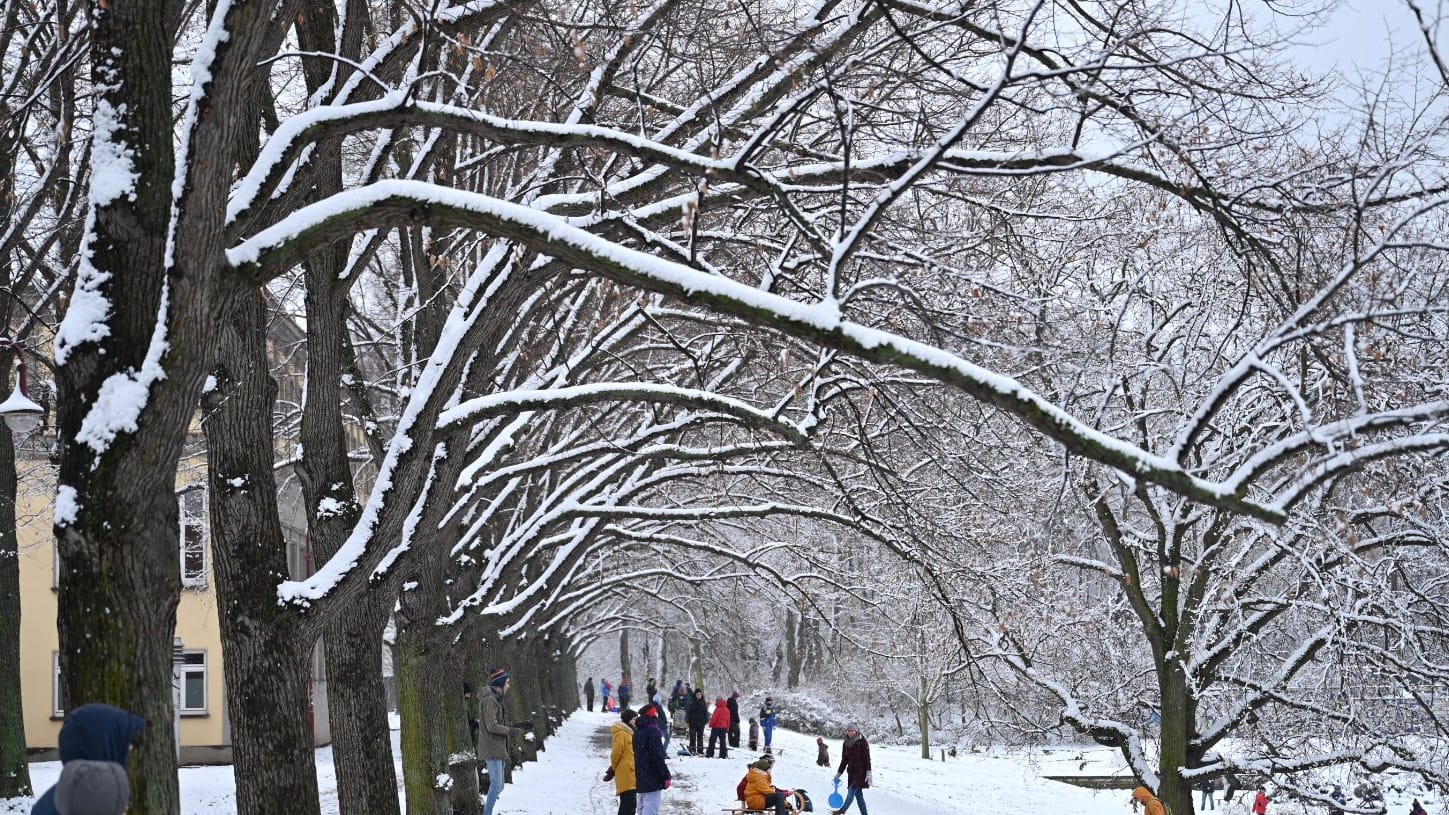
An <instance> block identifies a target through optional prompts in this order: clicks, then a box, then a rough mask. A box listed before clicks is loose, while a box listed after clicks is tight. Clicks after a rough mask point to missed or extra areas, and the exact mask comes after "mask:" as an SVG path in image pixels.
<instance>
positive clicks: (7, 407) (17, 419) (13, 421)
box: [0, 388, 45, 433]
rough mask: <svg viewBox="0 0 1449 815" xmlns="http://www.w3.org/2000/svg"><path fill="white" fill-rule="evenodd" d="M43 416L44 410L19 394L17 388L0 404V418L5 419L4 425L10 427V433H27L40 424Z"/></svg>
mask: <svg viewBox="0 0 1449 815" xmlns="http://www.w3.org/2000/svg"><path fill="white" fill-rule="evenodd" d="M44 415H45V409H44V408H42V407H41V406H40V405H37V404H35V402H33V401H31V399H30V397H28V396H26V395H25V394H23V393H21V392H20V389H19V388H16V389H15V390H13V391H11V392H10V398H8V399H6V400H5V401H4V402H0V416H4V417H5V424H7V425H9V426H10V431H11V432H12V433H29V432H30V431H32V430H34V429H35V426H36V425H38V424H40V419H41V417H43V416H44Z"/></svg>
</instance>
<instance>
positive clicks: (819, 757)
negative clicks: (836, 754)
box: [815, 737, 830, 767]
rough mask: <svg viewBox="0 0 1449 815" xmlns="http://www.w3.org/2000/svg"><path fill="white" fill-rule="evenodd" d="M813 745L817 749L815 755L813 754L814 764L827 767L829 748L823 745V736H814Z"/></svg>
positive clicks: (828, 763)
mask: <svg viewBox="0 0 1449 815" xmlns="http://www.w3.org/2000/svg"><path fill="white" fill-rule="evenodd" d="M815 747H816V749H817V750H818V751H819V752H818V753H817V754H816V756H815V766H816V767H829V766H830V748H829V747H827V746H825V738H824V737H819V738H816V739H815Z"/></svg>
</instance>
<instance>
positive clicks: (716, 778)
mask: <svg viewBox="0 0 1449 815" xmlns="http://www.w3.org/2000/svg"><path fill="white" fill-rule="evenodd" d="M614 719H615V716H614V715H613V714H605V713H583V712H580V713H576V714H575V715H574V716H573V717H571V718H570V719H569V720H568V721H567V722H566V723H565V724H564V726H563V728H562V729H561V730H560V731H559V733H557V734H556V735H555V736H554V738H552V739H550V740H549V742H548V749H547V751H546V752H544V753H543V754H542V757H541V758H542V760H541V761H539V762H537V763H530V764H527V765H525V766H524V767H523V769H521V770H519V771H517V772H516V773H515V774H514V782H515V783H514V784H512V785H509V786H508V787H507V788H506V789H505V790H504V792H503V797H502V798H501V799H499V803H498V807H497V812H496V815H613V813H614V812H616V811H617V802H616V799H615V798H614V785H613V783H612V782H609V783H605V782H604V781H603V780H602V776H603V772H604V770H605V768H607V767H608V758H607V753H608V738H607V733H606V731H607V728H608V726H609V725H610V724H611V723H612V722H613V721H614ZM867 735H869V734H867ZM681 741H682V739H680V738H675V740H674V742H673V744H671V745H670V748H671V752H674V751H676V750H677V749H678V747H679V745H680V743H681ZM826 743H827V744H828V745H829V746H830V756H831V759H832V761H838V760H839V757H840V752H839V751H840V740H839V739H838V738H836V739H827V740H826ZM775 747H776V751H777V753H778V761H777V763H776V765H775V770H774V778H775V782H776V784H777V785H779V786H781V787H787V788H792V789H794V788H799V789H804V790H806V791H807V792H809V793H810V796H811V798H813V799H814V800H815V803H816V811H818V812H824V811H828V807H827V806H826V799H827V798H828V797H829V795H830V792H831V789H832V786H831V778H832V777H833V776H834V774H835V769H834V767H833V766H832V767H830V768H822V767H816V766H815V755H816V748H815V737H814V736H811V735H803V734H799V733H794V732H791V731H788V730H776V731H775ZM393 751H394V754H396V752H397V733H396V731H394V733H393ZM758 755H759V754H758V753H755V752H752V751H749V750H732V751H730V757H729V758H728V759H725V760H721V759H718V758H714V759H707V758H703V757H686V756H671V758H670V768H671V771H672V772H673V773H674V778H675V782H674V787H673V789H671V790H668V791H666V792H665V793H664V798H665V812H666V813H668V815H719V813H720V810H721V809H722V808H725V807H728V806H731V805H732V804H733V803H734V792H735V785H736V784H738V783H739V780H740V778H741V777H743V776H744V773H745V766H746V765H747V764H748V763H749V762H750V761H753V760H754V759H755V758H757V757H758ZM871 758H872V763H873V764H874V780H875V787H874V788H872V789H870V790H868V791H867V793H866V794H867V803H868V804H869V806H870V810H871V812H872V813H873V815H988V814H994V813H1004V812H1033V813H1035V812H1040V813H1052V815H1109V814H1110V815H1125V814H1126V813H1128V812H1130V811H1131V809H1130V808H1129V807H1128V805H1127V793H1126V792H1125V791H1122V790H1111V791H1104V792H1094V791H1091V790H1086V789H1081V788H1079V787H1074V786H1070V785H1068V784H1062V783H1059V782H1055V781H1048V780H1045V779H1044V778H1042V776H1043V775H1076V774H1087V775H1115V774H1118V773H1119V772H1120V771H1121V762H1120V757H1115V758H1114V754H1113V752H1112V751H1110V750H1105V749H1096V748H1085V749H1077V748H1062V749H1052V750H1039V751H1032V752H1030V753H1025V754H1023V753H1021V752H1013V753H998V754H993V753H983V754H970V755H962V756H960V757H959V758H954V759H948V760H947V761H945V762H941V761H925V760H922V759H921V757H920V748H919V747H914V748H906V747H885V746H880V745H872V746H871ZM30 772H31V778H32V780H33V781H34V782H35V784H36V785H37V787H38V788H39V789H42V790H43V789H46V788H48V787H49V786H50V785H51V784H53V783H54V782H55V779H56V777H57V776H58V775H59V774H60V764H59V763H58V762H43V763H36V764H31V765H30ZM401 773H402V770H401V767H399V769H398V774H399V777H400V776H401ZM317 776H318V782H319V784H320V785H321V788H322V802H323V806H322V811H323V812H324V813H328V815H336V813H337V811H338V810H337V797H336V781H335V775H334V771H333V764H332V750H331V749H330V748H323V749H321V750H318V751H317ZM233 795H234V783H233V780H232V772H231V768H230V767H186V768H183V769H182V770H181V797H182V808H181V809H182V812H183V813H185V815H231V813H234V812H235V811H236V807H235V804H234V803H233ZM8 803H9V804H10V805H11V806H12V807H14V808H13V809H12V810H11V811H15V812H29V805H28V802H14V801H12V802H8ZM1426 803H1429V810H1430V812H1431V813H1435V815H1438V813H1440V812H1446V811H1449V810H1446V809H1445V808H1444V807H1443V806H1442V804H1441V803H1440V802H1438V801H1434V802H1426ZM6 804H7V802H3V801H0V812H6V811H7V807H6ZM1407 810H1408V800H1407V799H1405V800H1403V801H1398V800H1396V799H1395V798H1393V797H1391V798H1390V801H1389V811H1390V812H1391V813H1400V812H1405V811H1407ZM1241 811H1243V810H1239V809H1234V810H1229V812H1232V813H1236V812H1241ZM1274 811H1276V812H1282V813H1288V812H1301V811H1302V810H1301V808H1299V807H1296V806H1294V807H1282V808H1278V809H1275V810H1274Z"/></svg>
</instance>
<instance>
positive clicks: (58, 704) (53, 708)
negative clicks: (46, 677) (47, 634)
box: [50, 651, 65, 719]
mask: <svg viewBox="0 0 1449 815" xmlns="http://www.w3.org/2000/svg"><path fill="white" fill-rule="evenodd" d="M50 715H51V716H53V717H55V718H57V719H63V718H65V690H64V689H63V688H62V687H61V684H60V652H59V651H51V652H50Z"/></svg>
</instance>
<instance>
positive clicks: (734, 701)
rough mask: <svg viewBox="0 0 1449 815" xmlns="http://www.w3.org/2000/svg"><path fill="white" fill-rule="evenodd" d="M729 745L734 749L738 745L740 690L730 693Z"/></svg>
mask: <svg viewBox="0 0 1449 815" xmlns="http://www.w3.org/2000/svg"><path fill="white" fill-rule="evenodd" d="M729 708H730V746H731V747H734V748H736V749H738V748H739V746H740V692H739V691H735V692H734V693H732V694H730V700H729Z"/></svg>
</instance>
